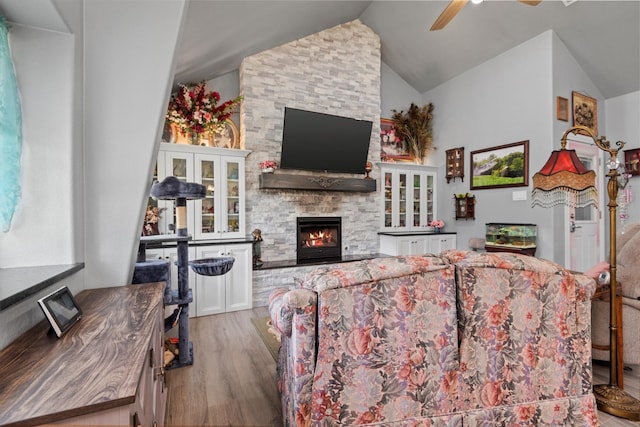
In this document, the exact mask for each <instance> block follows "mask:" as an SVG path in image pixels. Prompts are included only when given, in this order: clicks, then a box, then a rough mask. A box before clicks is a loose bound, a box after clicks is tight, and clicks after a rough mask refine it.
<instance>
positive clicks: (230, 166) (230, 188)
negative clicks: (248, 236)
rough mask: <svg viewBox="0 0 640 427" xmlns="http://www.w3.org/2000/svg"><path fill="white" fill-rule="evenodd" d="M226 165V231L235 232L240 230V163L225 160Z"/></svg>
mask: <svg viewBox="0 0 640 427" xmlns="http://www.w3.org/2000/svg"><path fill="white" fill-rule="evenodd" d="M226 166H227V200H226V206H227V231H228V232H230V233H237V232H238V231H239V230H240V181H239V179H238V177H239V176H240V170H239V169H240V165H239V164H238V162H231V161H227V162H226Z"/></svg>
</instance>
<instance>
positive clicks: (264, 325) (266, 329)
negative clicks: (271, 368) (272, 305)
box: [251, 317, 280, 362]
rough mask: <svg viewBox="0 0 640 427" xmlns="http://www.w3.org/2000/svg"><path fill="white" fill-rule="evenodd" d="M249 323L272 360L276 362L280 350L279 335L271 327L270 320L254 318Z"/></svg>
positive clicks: (267, 318)
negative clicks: (253, 327)
mask: <svg viewBox="0 0 640 427" xmlns="http://www.w3.org/2000/svg"><path fill="white" fill-rule="evenodd" d="M251 323H253V326H255V328H256V330H257V331H258V334H259V335H260V338H262V342H263V343H264V345H266V346H267V348H268V349H269V353H271V356H273V360H275V361H276V362H277V361H278V350H279V349H280V333H279V332H278V331H277V330H276V328H274V327H273V326H272V325H271V319H270V318H269V317H255V318H253V319H251Z"/></svg>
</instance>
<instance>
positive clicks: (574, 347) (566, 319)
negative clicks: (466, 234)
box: [443, 251, 595, 416]
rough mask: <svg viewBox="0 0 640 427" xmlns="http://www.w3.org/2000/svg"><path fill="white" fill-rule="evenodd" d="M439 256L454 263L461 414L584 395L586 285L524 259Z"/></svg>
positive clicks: (587, 377)
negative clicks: (458, 332) (458, 336)
mask: <svg viewBox="0 0 640 427" xmlns="http://www.w3.org/2000/svg"><path fill="white" fill-rule="evenodd" d="M443 256H445V257H447V258H449V259H456V276H457V284H458V321H459V331H460V340H461V341H460V366H461V369H460V373H461V377H460V380H459V383H460V385H461V396H460V403H461V407H460V409H461V410H474V409H479V408H491V407H497V406H502V405H517V404H523V403H527V402H534V401H542V400H548V399H554V398H558V397H569V396H582V395H587V394H590V393H591V369H590V367H591V348H590V341H589V336H590V335H589V334H590V327H589V325H590V322H589V320H590V313H589V309H590V298H591V296H592V295H593V291H594V289H595V282H594V280H593V279H589V278H586V277H585V276H574V275H572V274H571V273H570V272H568V271H567V270H565V269H564V268H562V267H561V266H559V265H557V264H555V263H552V262H550V261H546V260H543V259H538V258H534V257H530V256H525V255H518V254H507V253H485V254H479V253H475V252H468V253H465V252H461V251H452V252H448V253H445V254H443ZM585 368H586V369H585ZM571 416H575V414H573V415H571Z"/></svg>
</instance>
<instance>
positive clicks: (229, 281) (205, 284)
mask: <svg viewBox="0 0 640 427" xmlns="http://www.w3.org/2000/svg"><path fill="white" fill-rule="evenodd" d="M251 251H252V245H251V243H244V244H234V245H224V246H223V245H219V246H200V247H196V257H197V259H201V258H212V257H220V256H231V257H233V258H234V259H235V261H234V262H233V267H232V268H231V270H230V271H229V272H228V273H227V274H223V275H221V276H200V275H198V277H197V278H196V280H195V283H196V295H197V297H196V298H197V303H196V316H207V315H210V314H218V313H225V312H229V311H237V310H245V309H249V308H251V307H252V298H253V295H252V286H251V283H252V282H251V255H252V252H251Z"/></svg>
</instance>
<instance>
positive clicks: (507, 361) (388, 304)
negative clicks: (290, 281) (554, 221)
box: [270, 251, 598, 426]
mask: <svg viewBox="0 0 640 427" xmlns="http://www.w3.org/2000/svg"><path fill="white" fill-rule="evenodd" d="M594 289H595V283H594V282H593V280H592V279H589V278H587V277H584V276H574V275H572V274H570V273H569V272H568V271H566V270H564V269H562V268H561V267H559V266H558V265H556V264H553V263H550V262H547V261H543V260H538V259H536V258H533V257H526V256H520V255H516V254H500V253H474V252H466V251H448V252H445V253H443V254H442V256H432V255H427V256H411V257H393V258H391V257H390V258H379V259H374V260H367V261H359V262H353V263H344V264H337V265H332V266H325V267H321V268H319V269H317V270H315V271H314V272H312V273H311V274H309V275H308V276H307V277H306V278H305V279H304V280H302V281H301V282H300V283H299V288H297V289H294V290H290V291H289V290H287V289H278V290H275V291H274V292H273V293H272V295H271V301H270V311H271V316H272V320H273V322H274V325H275V326H276V327H277V328H278V329H279V330H280V332H282V334H283V335H282V347H281V350H280V356H279V362H278V387H279V389H280V391H281V395H282V404H283V420H284V424H285V425H287V426H289V425H296V426H308V425H314V426H319V425H323V426H324V425H374V424H380V425H385V426H417V425H425V426H462V425H463V424H464V425H465V426H466V425H472V426H473V425H557V426H561V425H562V426H564V425H573V426H591V425H598V422H597V416H596V409H595V400H594V398H593V395H592V393H591V359H590V350H591V349H590V345H591V342H590V296H591V295H592V294H593V291H594Z"/></svg>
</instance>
